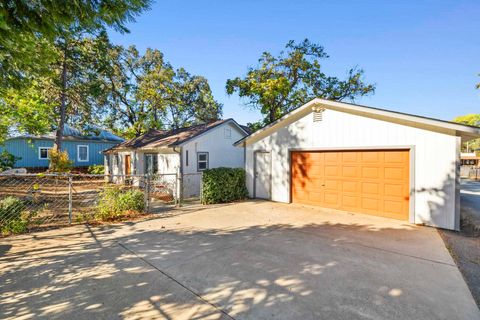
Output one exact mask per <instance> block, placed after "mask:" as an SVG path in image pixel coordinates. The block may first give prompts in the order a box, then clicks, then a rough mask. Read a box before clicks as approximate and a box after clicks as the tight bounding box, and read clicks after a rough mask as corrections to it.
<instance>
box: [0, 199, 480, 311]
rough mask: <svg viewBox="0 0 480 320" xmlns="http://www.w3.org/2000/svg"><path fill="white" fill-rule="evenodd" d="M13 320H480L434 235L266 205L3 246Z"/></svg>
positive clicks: (1, 276)
mask: <svg viewBox="0 0 480 320" xmlns="http://www.w3.org/2000/svg"><path fill="white" fill-rule="evenodd" d="M0 315H1V317H2V318H4V319H28V318H49V319H51V318H65V319H93V318H101V319H118V318H129V319H146V318H148V319H469V320H470V319H480V312H479V310H478V308H477V306H476V304H475V302H474V301H473V298H472V296H471V294H470V292H469V290H468V288H467V286H466V284H465V282H464V280H463V279H462V276H461V275H460V273H459V271H458V269H457V267H456V266H455V264H454V262H453V261H452V258H451V257H450V255H449V253H448V251H447V250H446V248H445V246H444V245H443V242H442V240H441V239H440V237H439V235H438V233H437V231H436V230H435V229H433V228H426V227H416V226H411V225H408V224H404V223H401V222H398V221H393V220H388V219H383V218H378V217H373V216H365V215H360V214H357V215H354V214H349V213H345V212H333V211H332V210H325V209H320V208H314V207H303V206H296V205H286V204H277V203H272V202H264V201H252V202H244V203H239V204H234V205H225V206H220V207H215V208H207V209H203V210H198V211H194V212H188V213H183V214H179V215H176V216H169V217H168V218H164V219H156V220H150V221H144V222H139V223H131V224H122V225H115V226H110V227H96V228H88V227H86V226H76V227H71V228H65V229H61V230H52V231H48V232H42V233H37V234H32V235H25V236H17V237H10V238H7V239H3V240H1V241H0Z"/></svg>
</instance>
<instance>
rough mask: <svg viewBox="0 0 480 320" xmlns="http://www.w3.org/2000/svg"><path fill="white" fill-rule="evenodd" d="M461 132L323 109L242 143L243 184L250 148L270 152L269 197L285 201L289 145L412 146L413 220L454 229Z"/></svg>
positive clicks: (251, 153)
mask: <svg viewBox="0 0 480 320" xmlns="http://www.w3.org/2000/svg"><path fill="white" fill-rule="evenodd" d="M459 143H460V138H459V137H456V136H451V135H447V134H442V133H437V132H433V131H428V130H424V129H420V128H414V127H409V126H404V125H400V124H395V123H391V122H386V121H381V120H376V119H371V118H366V117H361V116H357V115H352V114H348V113H344V112H339V111H333V110H326V111H325V112H324V114H323V121H321V122H313V116H312V114H309V115H307V116H305V117H303V118H302V119H300V120H298V121H296V122H294V123H292V124H290V125H288V126H286V127H284V128H282V129H280V130H278V131H277V132H275V133H273V134H272V135H270V136H268V137H266V138H264V139H262V140H260V141H258V142H255V143H253V144H252V145H249V146H247V149H246V170H247V187H248V190H249V192H250V196H253V168H254V158H253V157H254V151H255V150H267V151H271V152H272V200H273V201H279V202H289V201H290V183H289V176H290V164H289V158H288V155H289V149H290V148H305V149H308V148H339V149H341V148H351V147H386V146H389V147H394V146H414V157H415V159H414V168H411V170H414V189H415V195H414V200H413V199H412V200H411V201H415V202H414V203H415V210H414V211H415V212H414V221H412V222H414V223H425V224H427V225H432V226H437V227H442V228H447V229H455V228H456V227H458V226H457V225H456V217H458V216H456V211H455V210H456V197H457V195H456V183H455V181H456V170H455V168H456V160H457V146H458V145H459Z"/></svg>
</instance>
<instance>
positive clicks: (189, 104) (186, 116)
mask: <svg viewBox="0 0 480 320" xmlns="http://www.w3.org/2000/svg"><path fill="white" fill-rule="evenodd" d="M156 75H157V74H156V73H155V72H154V73H151V74H147V75H146V77H145V78H143V79H142V81H141V82H140V85H139V94H138V97H139V99H140V100H142V101H146V102H148V103H149V106H150V109H152V114H153V115H157V114H158V120H160V122H161V123H162V124H163V128H168V129H178V128H181V127H185V126H189V125H192V124H196V123H200V122H210V121H214V120H218V119H219V118H220V116H221V114H222V105H221V104H220V103H218V102H217V101H215V99H214V98H213V94H212V91H211V89H210V85H209V84H208V80H207V79H206V78H204V77H202V76H195V75H191V74H190V73H188V72H187V71H186V70H185V69H183V68H180V69H178V70H176V72H175V73H173V74H172V75H173V77H171V78H166V80H167V81H165V82H163V83H162V82H158V81H153V82H152V81H151V80H152V78H153V79H156V78H157V77H156ZM161 78H162V77H160V79H161ZM155 102H156V103H155ZM159 111H160V112H159ZM154 120H156V119H154Z"/></svg>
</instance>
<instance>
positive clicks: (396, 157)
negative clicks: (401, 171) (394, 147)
mask: <svg viewBox="0 0 480 320" xmlns="http://www.w3.org/2000/svg"><path fill="white" fill-rule="evenodd" d="M407 156H408V154H406V153H405V152H403V151H389V152H385V163H387V164H390V163H398V164H400V165H402V164H403V163H405V161H406V157H407Z"/></svg>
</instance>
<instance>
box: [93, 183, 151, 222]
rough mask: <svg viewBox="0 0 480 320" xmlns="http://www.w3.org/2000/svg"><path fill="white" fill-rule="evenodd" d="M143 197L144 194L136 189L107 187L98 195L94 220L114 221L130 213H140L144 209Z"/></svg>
mask: <svg viewBox="0 0 480 320" xmlns="http://www.w3.org/2000/svg"><path fill="white" fill-rule="evenodd" d="M144 197H145V195H144V193H143V192H142V191H140V190H137V189H129V190H125V189H123V188H121V187H119V186H114V187H107V188H105V189H104V190H103V191H102V192H101V194H100V199H99V201H98V205H97V211H96V214H95V218H97V219H100V220H104V221H107V220H115V219H118V218H121V217H122V216H124V215H126V214H127V213H129V212H131V211H134V212H142V211H143V210H144V209H145V202H144V200H145V198H144Z"/></svg>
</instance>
